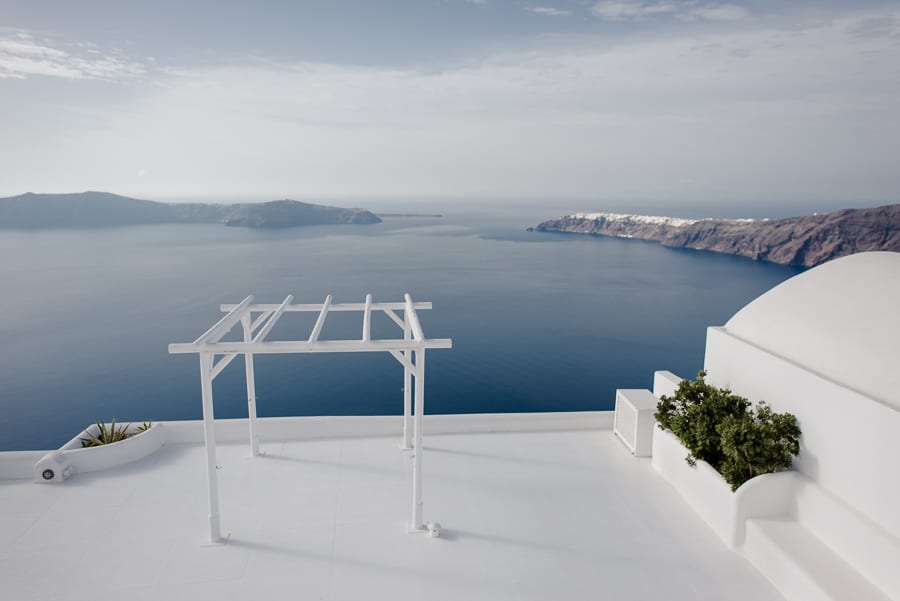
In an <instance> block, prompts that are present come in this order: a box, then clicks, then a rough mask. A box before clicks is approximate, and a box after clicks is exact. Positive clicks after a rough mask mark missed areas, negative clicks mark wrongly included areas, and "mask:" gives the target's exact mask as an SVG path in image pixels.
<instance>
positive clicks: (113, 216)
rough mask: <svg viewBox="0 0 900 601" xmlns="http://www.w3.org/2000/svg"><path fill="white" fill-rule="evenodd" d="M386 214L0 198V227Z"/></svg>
mask: <svg viewBox="0 0 900 601" xmlns="http://www.w3.org/2000/svg"><path fill="white" fill-rule="evenodd" d="M380 222H381V219H380V218H379V217H378V216H377V215H375V214H374V213H371V212H369V211H367V210H365V209H344V208H340V207H329V206H325V205H317V204H310V203H306V202H299V201H296V200H288V199H284V200H273V201H270V202H260V203H240V204H211V203H210V204H206V203H163V202H156V201H152V200H140V199H137V198H129V197H127V196H119V195H118V194H111V193H109V192H79V193H75V194H33V193H31V192H29V193H27V194H22V195H20V196H11V197H8V198H0V228H5V229H38V228H78V227H110V226H123V225H143V224H153V223H222V224H225V225H228V226H234V227H252V228H286V227H298V226H305V225H325V224H370V223H380Z"/></svg>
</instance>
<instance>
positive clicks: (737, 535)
mask: <svg viewBox="0 0 900 601" xmlns="http://www.w3.org/2000/svg"><path fill="white" fill-rule="evenodd" d="M687 455H688V450H687V449H686V448H685V447H684V446H683V445H682V444H681V441H680V440H678V438H677V437H676V436H675V435H674V434H672V433H671V432H666V431H664V430H662V429H660V428H659V427H656V428H654V430H653V460H652V463H653V467H654V468H655V469H656V471H657V472H659V474H660V475H661V476H662V477H663V478H665V479H666V480H667V481H668V482H669V484H671V485H672V486H673V487H675V489H676V490H677V491H678V492H679V493H680V494H681V496H682V497H684V500H685V501H687V503H688V504H689V505H690V506H691V507H692V508H693V509H694V511H696V512H697V514H698V515H699V516H700V517H701V518H702V519H703V520H704V521H705V522H706V523H707V524H708V525H709V527H710V528H712V529H713V532H715V533H716V534H717V535H718V536H719V538H721V539H722V540H723V541H724V542H725V544H726V545H728V546H729V547H732V548H734V547H736V546H738V545H741V544H742V543H743V541H744V525H745V522H746V521H747V520H748V519H750V518H756V517H771V516H777V515H784V514H787V513H789V512H790V509H791V499H792V498H793V496H794V487H795V486H796V483H797V474H796V472H793V471H787V472H778V473H775V474H763V475H761V476H757V477H755V478H752V479H750V480H748V481H747V482H745V483H744V484H742V485H741V486H740V488H738V489H737V490H736V491H735V492H732V491H731V485H730V484H728V483H727V482H726V481H725V479H724V478H723V477H722V475H721V474H719V472H717V471H716V470H715V469H713V467H712V466H711V465H709V464H708V463H706V462H705V461H697V465H696V466H695V467H691V466H690V465H688V464H687V462H686V461H685V460H684V459H685V457H687Z"/></svg>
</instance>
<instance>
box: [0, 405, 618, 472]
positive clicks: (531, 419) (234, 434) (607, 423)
mask: <svg viewBox="0 0 900 601" xmlns="http://www.w3.org/2000/svg"><path fill="white" fill-rule="evenodd" d="M613 416H614V414H613V412H612V411H568V412H557V413H491V414H466V415H426V416H425V417H424V431H425V433H426V434H464V433H489V432H540V431H548V432H549V431H573V430H612V424H613ZM215 424H216V441H217V442H220V443H233V442H247V443H248V444H249V428H248V420H247V419H246V418H245V419H224V420H216V422H215ZM90 428H96V426H90ZM85 432H86V431H82V432H81V433H80V434H78V435H77V436H75V437H74V438H73V439H72V440H70V441H69V442H68V443H66V444H65V445H63V447H62V448H61V449H60V450H59V451H57V452H51V451H7V452H0V479H13V478H32V477H34V475H35V471H34V470H35V469H36V466H37V464H38V463H39V462H40V461H41V460H42V459H45V458H47V459H48V460H49V459H50V457H49V455H51V454H53V455H55V457H56V459H57V460H61V461H63V463H68V464H69V465H71V466H72V467H73V469H74V473H77V472H89V471H97V470H101V469H107V468H109V467H113V466H115V465H121V464H123V463H128V462H130V461H135V460H137V459H140V458H141V457H144V456H146V455H148V454H150V453H152V452H154V451H155V450H156V449H158V448H160V447H161V446H162V445H163V444H167V443H170V444H185V443H202V442H203V422H202V421H200V420H191V421H173V422H154V424H153V427H152V428H151V430H150V431H149V432H146V433H144V434H141V435H138V436H134V437H132V438H129V439H126V440H124V441H122V442H118V443H114V444H112V445H107V446H103V447H93V448H89V449H82V448H81V443H80V440H79V438H86V437H87V435H86V434H85ZM258 432H259V437H260V439H261V440H262V441H266V440H303V439H320V438H361V437H373V436H397V437H398V439H399V437H400V436H401V435H402V432H403V417H402V416H399V415H389V416H356V415H350V416H336V417H270V418H260V419H259V420H258ZM48 467H49V465H48ZM53 467H54V468H55V467H57V466H55V465H54V466H53Z"/></svg>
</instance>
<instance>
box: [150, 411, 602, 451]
mask: <svg viewBox="0 0 900 601" xmlns="http://www.w3.org/2000/svg"><path fill="white" fill-rule="evenodd" d="M613 417H614V413H613V412H612V411H568V412H558V413H476V414H460V415H426V416H425V417H424V418H423V422H424V426H423V429H424V433H425V434H465V433H486V432H534V431H566V430H611V429H612V425H613ZM164 425H165V427H166V437H167V440H168V441H169V442H173V443H198V442H203V422H202V421H199V420H191V421H180V422H164ZM248 428H249V426H248V421H247V419H246V418H241V419H219V420H216V441H217V442H243V441H248V444H249V439H250V433H249V429H248ZM257 430H258V433H259V438H260V441H266V440H303V439H319V438H362V437H371V436H398V437H399V436H401V434H402V433H403V416H400V415H341V416H314V417H263V418H259V419H258V420H257Z"/></svg>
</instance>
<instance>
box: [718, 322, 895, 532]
mask: <svg viewBox="0 0 900 601" xmlns="http://www.w3.org/2000/svg"><path fill="white" fill-rule="evenodd" d="M705 369H706V370H707V372H708V374H709V375H708V377H707V380H708V381H709V383H711V384H713V385H716V386H722V387H726V388H730V389H731V390H733V391H734V392H735V393H737V394H740V395H742V396H746V397H747V398H748V399H750V400H751V401H753V402H754V404H755V403H756V402H757V401H760V400H765V401H767V402H769V403H770V404H771V405H772V407H773V408H774V410H776V411H779V412H785V411H787V412H790V413H793V414H794V415H796V416H797V419H798V422H799V424H800V427H801V429H802V430H803V435H802V437H801V450H800V457H799V459H798V460H797V461H796V462H795V468H796V469H798V470H799V471H801V472H803V473H804V474H805V475H807V476H808V477H809V478H811V479H812V480H814V481H816V482H817V483H819V485H821V486H822V487H823V488H825V489H827V490H828V491H830V492H831V493H832V494H834V495H835V496H837V497H839V498H840V499H843V500H844V501H845V502H847V503H848V504H849V505H851V506H853V507H854V508H855V509H856V510H858V511H859V512H861V513H863V514H864V515H866V516H867V517H868V518H870V519H871V520H873V521H875V522H876V523H877V524H879V525H880V526H881V527H882V528H884V529H885V530H886V531H888V532H889V533H890V534H891V535H893V536H894V537H897V538H900V509H898V508H900V478H898V474H900V411H897V410H896V409H894V408H892V407H889V406H887V405H885V404H883V403H880V402H877V401H874V400H872V399H870V398H868V397H866V396H864V395H863V394H862V393H860V392H857V391H854V390H850V389H849V388H846V387H845V386H842V385H841V384H838V383H836V382H833V381H831V380H829V379H827V378H826V377H825V376H822V375H819V374H815V373H813V372H811V371H809V370H807V369H805V368H804V367H801V366H800V365H798V364H796V363H793V362H791V361H788V360H786V359H784V358H781V357H778V356H776V355H774V354H772V353H770V352H768V351H766V350H764V349H762V348H760V347H758V346H755V345H753V344H750V343H748V342H745V341H744V340H742V339H740V338H738V337H736V336H734V335H732V334H730V333H729V332H728V331H727V330H726V329H725V328H721V327H716V328H709V330H708V332H707V341H706V359H705Z"/></svg>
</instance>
